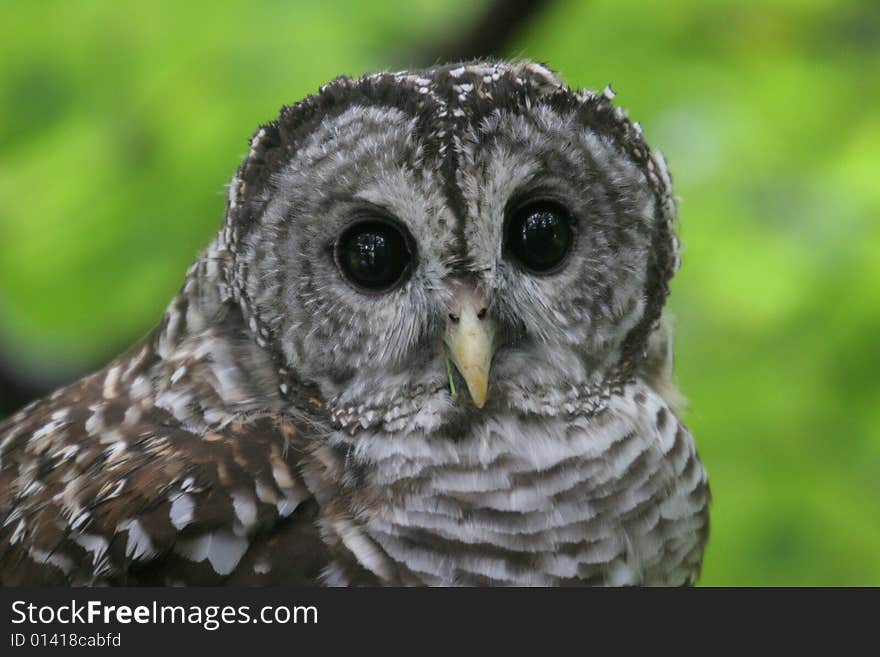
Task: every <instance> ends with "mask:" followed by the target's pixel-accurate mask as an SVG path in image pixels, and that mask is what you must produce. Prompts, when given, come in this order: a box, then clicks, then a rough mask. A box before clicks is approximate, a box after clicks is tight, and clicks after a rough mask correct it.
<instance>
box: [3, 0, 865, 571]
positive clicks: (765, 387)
mask: <svg viewBox="0 0 880 657" xmlns="http://www.w3.org/2000/svg"><path fill="white" fill-rule="evenodd" d="M478 11H479V7H478V6H475V5H474V3H470V2H466V1H465V0H456V1H455V2H448V3H438V2H435V1H433V0H408V1H406V2H403V1H397V0H395V1H393V2H382V3H378V2H375V3H365V2H355V1H354V0H346V1H333V2H322V3H315V2H281V1H273V2H253V1H248V2H244V1H236V2H222V3H218V2H187V3H180V2H170V1H161V2H160V1H157V2H152V3H134V2H112V1H110V0H105V1H102V2H39V3H38V2H29V1H24V0H21V1H16V2H10V1H8V0H7V2H4V3H3V6H2V8H0V343H2V345H4V346H5V347H6V349H7V351H9V350H11V351H12V352H13V353H14V354H15V358H17V359H18V360H20V361H21V363H22V364H25V365H27V366H28V367H30V368H34V369H41V368H42V369H46V370H54V371H66V370H70V371H73V370H76V369H78V368H80V367H82V366H83V364H86V363H94V362H97V361H100V360H101V359H104V358H106V357H109V356H112V355H113V354H114V353H115V352H117V351H119V350H121V349H122V348H124V347H125V346H127V344H129V343H131V342H132V341H134V340H135V339H136V338H137V337H138V336H139V335H141V334H143V333H145V332H146V331H147V330H148V329H150V328H151V327H152V325H153V323H154V322H156V321H157V320H158V318H159V316H160V314H161V312H162V310H163V308H164V306H165V304H166V303H167V301H168V299H169V298H170V297H171V296H172V295H173V294H174V292H175V291H176V290H177V287H178V286H179V285H180V283H181V281H182V279H183V273H184V271H185V269H186V267H187V266H188V264H189V263H190V262H191V261H192V260H193V258H194V257H195V255H196V254H197V253H198V251H199V250H200V248H202V247H203V246H204V245H205V244H206V243H207V241H208V240H209V239H210V237H211V235H212V233H213V231H214V230H216V228H217V227H218V226H219V225H220V222H221V218H222V213H223V206H224V184H225V183H226V181H227V180H228V179H229V177H230V176H231V174H232V172H233V171H234V169H235V167H236V166H237V164H238V161H239V159H240V157H241V156H242V155H243V154H244V152H245V151H246V149H247V140H248V138H249V137H250V135H251V133H252V131H253V130H254V128H255V127H256V126H257V125H258V124H259V123H260V122H265V121H267V120H270V119H272V118H273V117H274V116H275V114H276V112H277V110H278V108H279V106H280V105H282V104H284V103H290V102H292V101H295V100H297V99H299V98H301V97H302V96H304V95H305V94H307V93H309V92H311V91H313V90H315V89H316V88H317V87H318V86H319V85H320V84H321V83H323V82H325V81H327V80H329V79H330V78H332V77H334V76H336V75H338V74H359V73H363V72H366V71H369V70H373V69H378V68H384V67H387V66H389V65H391V64H392V63H397V62H396V61H392V58H393V57H395V56H399V54H400V53H401V52H406V51H407V50H408V49H411V48H412V47H414V46H415V47H418V45H419V44H420V43H427V42H433V41H434V40H436V39H437V38H438V37H440V36H442V35H443V34H452V33H453V32H454V31H456V30H458V29H461V28H462V26H464V25H466V24H467V23H468V21H469V20H471V19H472V17H473V16H474V15H475V12H478ZM506 54H507V55H509V56H523V57H530V58H533V59H537V60H540V61H545V62H547V63H549V64H550V65H551V66H552V67H553V68H555V69H557V70H559V71H560V72H561V73H562V75H563V76H564V77H565V78H566V80H567V81H568V82H569V83H571V84H572V85H576V86H589V87H592V88H599V89H601V88H602V87H604V86H605V84H607V83H611V84H612V85H613V86H614V89H615V90H616V91H617V92H618V97H617V101H618V102H619V103H620V104H621V105H623V106H624V107H626V108H628V109H629V111H630V114H631V116H633V117H634V118H635V119H636V120H638V121H640V122H641V123H642V125H643V127H644V129H645V133H646V135H647V137H648V140H649V142H650V143H651V144H652V145H654V146H655V147H656V148H658V149H660V150H661V151H663V153H664V154H665V155H666V157H667V159H668V161H669V163H670V167H671V169H672V172H673V174H674V176H675V181H676V187H677V193H678V194H679V195H680V197H681V205H680V209H681V218H682V223H681V236H682V240H683V244H684V252H683V258H684V265H683V268H682V271H681V272H680V274H679V275H678V277H677V278H676V280H675V282H674V285H673V295H672V298H671V306H672V308H673V310H674V311H675V313H676V315H677V318H678V322H677V323H678V332H677V335H678V351H677V353H678V360H677V365H678V376H679V380H680V382H681V385H682V388H683V390H684V392H685V393H686V394H687V395H688V397H689V398H690V400H691V410H690V411H689V413H688V418H687V419H688V423H689V425H690V427H691V428H692V430H693V431H694V434H695V435H696V437H697V441H698V443H699V446H700V450H701V453H702V456H703V460H704V461H705V463H706V465H707V467H708V469H709V473H710V479H711V483H712V489H713V495H714V505H713V515H712V537H711V541H710V547H709V550H708V553H707V557H706V562H705V568H704V577H703V579H702V583H704V584H730V585H745V584H749V585H757V584H771V585H775V584H788V585H797V584H836V585H858V584H873V585H880V348H878V338H880V221H878V218H880V180H878V179H880V3H877V2H873V1H871V0H866V1H865V2H861V3H859V2H835V1H831V0H814V1H811V2H806V1H798V0H787V1H783V0H778V1H775V2H758V1H756V0H729V1H722V0H716V1H711V2H707V1H705V0H684V1H679V2H664V1H661V0H656V1H651V2H620V1H614V0H584V1H583V2H577V1H568V2H566V1H564V0H563V1H560V2H558V3H557V4H556V5H554V6H552V8H551V9H550V10H549V11H548V12H547V13H546V14H545V15H542V16H541V17H540V18H539V19H538V20H537V21H536V22H534V23H533V24H532V25H531V26H530V27H529V28H528V29H527V30H525V31H524V32H523V33H521V34H520V35H519V37H518V39H517V43H516V44H515V46H514V47H512V48H511V50H510V52H508V53H506Z"/></svg>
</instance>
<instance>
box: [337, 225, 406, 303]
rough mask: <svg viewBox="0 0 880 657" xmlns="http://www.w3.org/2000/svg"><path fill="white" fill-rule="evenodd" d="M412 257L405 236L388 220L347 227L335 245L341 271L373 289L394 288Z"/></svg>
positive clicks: (357, 283) (371, 290)
mask: <svg viewBox="0 0 880 657" xmlns="http://www.w3.org/2000/svg"><path fill="white" fill-rule="evenodd" d="M411 260H412V256H411V254H410V250H409V248H408V245H407V240H406V237H405V236H404V235H403V233H402V232H401V231H400V229H399V228H397V227H396V226H394V225H393V224H391V223H389V222H385V221H364V222H361V223H358V224H355V225H354V226H351V227H350V228H348V229H346V231H345V232H344V233H342V235H341V236H340V238H339V241H338V242H337V244H336V262H337V264H338V266H339V268H340V270H341V271H342V274H343V275H344V276H345V277H346V278H347V279H348V280H349V281H351V282H352V283H354V284H355V285H356V286H358V287H360V288H363V289H364V290H368V291H370V292H384V291H387V290H390V289H391V288H392V287H394V286H395V285H396V284H397V283H398V282H399V281H400V280H401V279H402V278H403V275H404V273H405V272H406V270H407V267H408V266H409V263H410V261H411Z"/></svg>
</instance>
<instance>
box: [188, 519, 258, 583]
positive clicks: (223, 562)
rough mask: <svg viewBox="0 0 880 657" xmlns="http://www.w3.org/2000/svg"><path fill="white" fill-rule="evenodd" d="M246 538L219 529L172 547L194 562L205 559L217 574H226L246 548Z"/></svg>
mask: <svg viewBox="0 0 880 657" xmlns="http://www.w3.org/2000/svg"><path fill="white" fill-rule="evenodd" d="M248 545H249V543H248V540H247V539H246V538H244V537H243V536H236V535H235V534H233V533H232V532H230V531H227V530H220V531H216V532H214V533H212V534H205V535H204V536H200V537H198V538H194V539H192V540H190V541H178V542H177V545H175V547H174V549H175V551H176V552H178V553H180V554H181V555H183V556H184V557H186V558H187V559H189V560H191V561H195V562H196V563H198V562H201V561H204V560H205V559H207V560H208V562H209V563H210V564H211V567H212V568H213V569H214V572H216V573H217V574H218V575H228V574H229V573H231V572H232V571H233V570H235V567H236V566H237V565H238V562H239V561H241V558H242V557H243V556H244V553H245V552H247V549H248Z"/></svg>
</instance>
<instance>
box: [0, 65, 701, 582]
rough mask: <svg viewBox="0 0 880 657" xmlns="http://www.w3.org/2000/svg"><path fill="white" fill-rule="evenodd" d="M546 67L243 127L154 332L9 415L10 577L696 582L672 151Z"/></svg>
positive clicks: (512, 68) (469, 76)
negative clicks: (668, 315)
mask: <svg viewBox="0 0 880 657" xmlns="http://www.w3.org/2000/svg"><path fill="white" fill-rule="evenodd" d="M613 95H614V94H613V92H612V91H611V89H610V88H607V89H606V90H605V91H604V92H602V93H593V92H590V91H586V90H584V91H577V90H572V89H571V88H569V87H568V86H566V85H565V84H564V83H563V82H561V81H560V79H559V78H558V77H557V75H556V74H555V73H554V72H552V71H551V70H550V69H548V68H547V67H545V66H543V65H540V64H536V63H532V62H468V63H460V64H451V65H443V66H437V67H434V68H430V69H427V70H422V71H417V72H397V73H390V72H386V73H378V74H373V75H367V76H364V77H361V78H358V79H352V78H347V77H340V78H337V79H335V80H333V81H332V82H330V83H329V84H326V85H325V86H323V87H321V88H320V89H319V90H318V91H317V93H315V94H314V95H312V96H309V97H308V98H306V99H305V100H303V101H301V102H299V103H297V104H294V105H291V106H287V107H284V108H283V109H282V110H281V113H280V116H279V117H278V118H277V119H276V120H275V121H273V122H271V123H269V124H267V125H264V126H262V127H260V128H259V129H258V130H257V132H256V134H255V135H254V136H253V138H252V140H251V142H250V151H249V153H248V154H247V156H246V157H245V158H244V161H243V163H242V164H241V166H240V167H239V169H238V172H237V174H236V175H235V177H234V178H233V179H232V182H231V184H230V185H229V189H228V201H227V205H226V216H225V222H224V225H223V227H222V229H221V230H220V232H219V233H218V234H217V235H216V237H215V239H214V240H213V241H212V242H211V243H210V245H209V246H208V247H207V249H206V250H205V251H204V253H203V254H202V255H201V256H200V257H199V258H198V259H197V261H196V262H195V264H193V266H192V267H191V268H190V269H189V271H188V273H187V275H186V279H185V282H184V284H183V287H182V289H181V290H180V292H179V294H178V295H177V296H176V297H175V298H174V299H173V300H172V301H171V303H170V305H169V306H168V309H167V311H166V312H165V314H164V316H163V317H162V319H161V322H160V323H159V325H158V326H157V327H156V328H155V330H154V331H153V332H152V333H150V334H149V335H148V336H147V337H146V338H145V339H144V340H143V341H142V342H140V343H139V344H137V345H136V346H134V347H133V348H131V349H130V350H129V351H128V352H127V353H125V354H123V355H122V356H120V357H119V358H117V359H116V360H114V361H113V362H111V363H110V364H109V365H107V366H106V367H105V368H104V369H103V370H101V371H99V372H97V373H96V374H93V375H91V376H88V377H86V378H84V379H82V380H80V381H78V382H76V383H74V384H73V385H71V386H68V387H66V388H63V389H61V390H59V391H57V392H55V393H54V394H53V395H51V396H50V397H48V398H46V399H42V400H40V401H37V402H35V403H33V404H31V405H29V406H28V407H26V408H25V409H23V410H22V411H21V412H19V413H18V414H16V415H14V416H13V417H11V418H10V419H8V420H7V421H5V422H3V423H2V424H0V459H2V460H0V581H2V584H4V585H7V586H8V585H37V584H39V585H86V586H90V585H154V586H155V585H158V586H164V585H211V584H226V585H264V584H265V585H269V584H272V585H282V584H283V585H290V584H296V585H326V586H347V585H392V586H409V585H436V586H454V585H471V586H490V585H514V586H555V585H588V584H596V585H686V584H692V583H693V582H694V581H695V579H696V577H697V576H698V573H699V571H700V565H701V561H702V556H703V550H704V547H705V544H706V540H707V535H708V504H709V488H708V484H707V477H706V473H705V471H704V469H703V466H702V465H701V462H700V460H699V458H698V456H697V452H696V448H695V444H694V441H693V439H692V437H691V435H690V433H689V432H688V430H687V429H686V428H685V426H684V425H683V424H682V421H681V419H680V416H679V412H678V410H677V408H678V405H679V401H680V399H679V396H678V393H677V392H676V388H675V386H674V384H673V380H672V348H671V331H670V325H669V322H668V321H667V320H666V319H665V318H664V315H663V308H664V304H665V300H666V297H667V294H668V284H669V281H670V278H671V277H672V275H673V273H674V272H675V271H676V269H677V267H678V255H677V253H678V246H677V240H676V237H675V234H674V228H675V226H674V223H675V219H676V207H675V202H674V197H673V193H672V189H671V182H670V178H669V175H668V173H667V169H666V166H665V164H664V161H663V159H662V157H661V156H660V155H659V154H658V153H657V152H654V151H652V150H651V149H650V148H649V147H648V146H647V144H646V143H645V141H644V139H643V136H642V131H641V128H640V127H639V125H638V124H637V123H632V122H631V121H630V120H629V119H628V118H627V115H626V114H625V113H624V112H623V111H622V110H621V109H619V108H617V107H615V105H614V104H613V103H612V99H613Z"/></svg>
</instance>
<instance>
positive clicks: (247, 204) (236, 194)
mask: <svg viewBox="0 0 880 657" xmlns="http://www.w3.org/2000/svg"><path fill="white" fill-rule="evenodd" d="M614 96H615V94H614V92H613V91H612V89H611V87H610V86H609V87H606V88H605V89H604V91H603V92H602V93H595V92H593V91H590V90H580V91H576V90H573V89H571V88H570V87H568V86H567V85H565V84H564V83H563V82H561V80H560V79H559V78H558V77H557V75H556V73H555V72H553V71H552V70H551V69H549V68H548V67H546V66H545V65H543V64H538V63H533V62H529V61H518V62H485V61H475V62H466V63H454V64H447V65H442V66H436V67H432V68H428V69H424V70H419V71H399V72H381V73H374V74H369V75H364V76H362V77H359V78H350V77H345V76H340V77H337V78H336V79H334V80H333V81H331V82H329V83H327V84H325V85H323V86H322V87H321V88H320V89H319V90H318V91H317V92H316V93H315V94H312V95H310V96H307V97H306V98H304V99H303V100H301V101H299V102H298V103H295V104H293V105H288V106H284V107H282V109H281V112H280V115H279V116H278V118H277V119H275V120H274V121H272V122H270V123H267V124H265V125H263V126H261V127H260V128H258V129H257V131H256V132H255V133H254V135H253V137H252V139H251V142H250V151H249V153H248V154H247V156H246V157H245V158H244V161H243V162H242V164H241V166H240V167H239V169H238V171H237V173H236V175H235V177H234V178H233V180H232V182H231V184H230V188H229V200H228V205H227V211H226V222H225V228H224V232H223V242H224V243H225V247H226V248H227V250H228V251H230V252H231V253H232V254H233V256H234V255H235V253H236V251H237V248H238V245H239V243H240V241H241V239H242V238H243V236H244V235H245V234H247V232H248V231H249V230H251V229H252V228H253V226H254V225H255V224H257V223H258V221H259V217H260V215H261V213H262V211H263V209H264V208H265V207H266V204H267V203H268V202H269V200H270V199H271V196H272V193H271V192H272V190H271V185H272V176H273V174H274V173H276V172H278V171H279V170H280V168H281V167H283V166H284V165H285V164H286V163H287V162H289V161H290V159H291V158H292V157H293V156H294V154H295V153H296V151H297V149H298V148H299V147H300V145H301V144H302V143H303V141H304V139H306V138H307V137H308V136H309V134H310V133H311V132H312V131H313V130H314V129H315V128H316V127H317V126H318V125H319V124H320V123H321V122H322V121H325V120H327V119H330V118H332V117H335V116H337V115H339V114H341V113H342V112H344V111H346V110H348V109H350V108H351V107H355V106H361V107H364V108H367V107H383V108H394V109H397V110H399V111H401V112H402V113H404V114H405V115H406V116H410V117H412V118H414V119H415V125H416V129H415V132H416V135H415V136H416V138H417V139H419V140H420V142H421V143H422V144H423V147H424V151H425V154H426V157H434V158H436V159H437V160H438V163H437V166H438V168H439V169H440V170H442V171H444V172H445V176H446V179H447V181H448V184H447V194H448V196H449V203H450V207H451V208H452V209H453V210H454V211H456V213H457V214H462V213H463V212H464V209H463V207H462V206H461V204H460V203H459V202H458V194H457V190H456V186H455V183H454V180H455V172H456V168H457V166H458V159H459V151H460V149H461V141H462V135H464V134H465V133H466V132H467V131H468V129H472V128H475V127H477V126H479V124H480V122H481V121H483V120H484V119H486V118H487V117H489V116H491V115H492V114H493V113H494V112H497V111H498V110H499V109H504V110H507V111H515V112H527V111H530V110H531V109H533V108H535V107H539V106H547V107H549V108H551V109H552V110H554V111H555V112H557V113H559V114H568V115H574V116H576V117H577V120H578V121H579V123H580V124H582V125H583V126H585V127H586V128H588V129H590V130H592V131H594V132H595V133H597V134H598V135H600V136H602V137H604V138H606V139H608V140H610V142H611V143H613V144H614V146H615V148H616V149H618V150H619V152H620V153H622V154H624V155H626V156H627V157H628V158H630V159H631V160H632V161H633V162H634V163H635V164H636V165H637V166H638V168H639V169H640V170H641V171H642V172H643V173H644V175H645V178H646V180H647V181H648V184H649V185H650V187H651V189H652V191H653V194H654V197H655V199H656V211H657V213H658V217H657V219H658V220H657V222H656V235H655V237H654V240H653V243H654V245H655V248H654V251H653V253H652V254H651V257H652V261H651V262H649V263H648V279H647V285H646V290H645V298H646V300H647V304H646V308H645V313H644V316H643V319H642V321H640V322H639V323H638V325H637V326H636V327H635V328H633V329H632V331H631V332H630V334H629V336H628V338H627V340H626V342H625V345H624V348H623V360H624V362H625V363H630V364H631V363H632V362H634V361H636V360H638V359H639V358H640V356H641V354H642V352H643V351H644V349H645V345H646V343H647V338H648V335H649V334H650V333H651V332H652V331H653V330H654V329H655V328H656V326H657V324H658V322H659V319H660V315H661V313H662V309H663V305H664V304H665V300H666V297H667V295H668V293H669V281H670V279H671V278H672V276H673V275H674V274H675V272H676V271H677V269H678V266H679V260H678V258H679V256H678V241H677V238H676V235H675V232H674V226H675V221H676V218H677V211H676V205H675V200H674V196H673V192H672V184H671V180H670V176H669V173H668V171H667V169H666V165H665V161H664V159H663V157H662V155H660V154H659V153H657V152H654V151H652V150H651V148H650V147H649V146H648V144H647V143H646V141H645V139H644V136H643V134H642V129H641V127H640V125H639V124H638V123H635V122H632V121H631V120H630V119H629V117H628V116H627V114H626V112H625V111H624V110H622V109H621V108H619V107H616V106H615V105H614V104H613V102H612V100H613V98H614ZM462 221H463V220H462ZM240 274H241V272H240V268H239V267H237V266H233V269H232V271H230V272H227V279H228V282H229V284H230V286H231V288H232V290H233V292H234V295H235V297H236V299H237V300H238V301H239V303H240V304H241V305H242V308H243V311H244V313H245V316H246V318H253V321H252V322H251V324H254V323H255V324H257V325H259V324H260V322H259V319H258V318H256V317H255V313H254V312H253V310H252V309H251V308H250V307H249V303H248V300H247V295H246V293H245V292H244V290H243V286H242V284H241V275H240ZM252 328H253V327H252ZM258 333H261V334H262V336H260V335H258V336H257V337H258V339H259V341H261V342H262V341H263V340H264V339H266V338H267V336H268V334H269V333H270V331H269V329H268V328H266V327H263V326H260V327H259V329H258Z"/></svg>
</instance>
